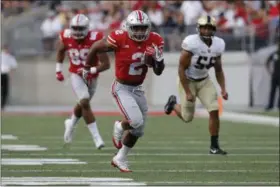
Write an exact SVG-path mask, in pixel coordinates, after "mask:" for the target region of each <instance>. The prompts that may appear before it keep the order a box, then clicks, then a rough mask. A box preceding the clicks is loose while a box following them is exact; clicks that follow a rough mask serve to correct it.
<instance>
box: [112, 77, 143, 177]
mask: <svg viewBox="0 0 280 187" xmlns="http://www.w3.org/2000/svg"><path fill="white" fill-rule="evenodd" d="M112 94H113V96H114V98H115V101H116V103H117V105H118V107H119V108H120V110H121V112H122V113H123V115H124V116H125V118H126V120H124V121H122V122H120V123H115V127H114V133H113V141H114V144H115V145H116V143H115V142H117V145H119V141H121V138H122V137H123V141H122V146H121V148H120V147H117V148H120V149H119V151H118V153H117V154H116V156H115V157H114V158H113V160H112V165H114V166H116V167H118V168H119V169H120V171H122V172H130V171H131V170H129V169H128V165H127V155H128V153H129V151H130V150H131V148H132V147H133V146H134V145H135V143H136V142H137V140H138V138H139V137H140V136H142V135H143V130H142V128H143V125H144V120H145V117H144V116H143V113H142V111H141V108H140V107H139V105H138V103H137V100H136V99H135V97H134V95H133V94H134V93H133V92H131V91H129V90H128V89H127V88H126V86H123V85H122V84H119V83H117V82H115V83H114V85H113V87H112ZM140 97H142V96H140ZM126 130H127V131H126ZM125 131H126V133H125V134H124V132H125Z"/></svg>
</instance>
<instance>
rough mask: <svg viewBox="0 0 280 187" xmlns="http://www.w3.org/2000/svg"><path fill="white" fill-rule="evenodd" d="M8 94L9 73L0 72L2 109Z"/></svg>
mask: <svg viewBox="0 0 280 187" xmlns="http://www.w3.org/2000/svg"><path fill="white" fill-rule="evenodd" d="M8 94H9V74H6V73H3V74H1V109H3V108H4V107H5V105H6V103H7V99H8Z"/></svg>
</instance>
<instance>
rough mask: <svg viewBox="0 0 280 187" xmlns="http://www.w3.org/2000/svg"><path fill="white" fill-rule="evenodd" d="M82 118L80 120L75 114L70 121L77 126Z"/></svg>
mask: <svg viewBox="0 0 280 187" xmlns="http://www.w3.org/2000/svg"><path fill="white" fill-rule="evenodd" d="M79 119H80V118H78V117H77V116H76V115H75V114H72V116H71V118H70V120H71V122H72V125H76V124H77V122H78V121H79Z"/></svg>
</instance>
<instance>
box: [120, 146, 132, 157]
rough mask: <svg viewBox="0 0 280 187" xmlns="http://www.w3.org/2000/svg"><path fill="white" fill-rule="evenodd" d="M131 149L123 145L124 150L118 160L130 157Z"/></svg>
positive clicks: (122, 149) (121, 150)
mask: <svg viewBox="0 0 280 187" xmlns="http://www.w3.org/2000/svg"><path fill="white" fill-rule="evenodd" d="M130 149H131V148H130V147H127V146H125V145H122V148H121V149H120V150H119V152H118V154H117V158H119V159H124V158H126V156H127V155H128V152H129V151H130Z"/></svg>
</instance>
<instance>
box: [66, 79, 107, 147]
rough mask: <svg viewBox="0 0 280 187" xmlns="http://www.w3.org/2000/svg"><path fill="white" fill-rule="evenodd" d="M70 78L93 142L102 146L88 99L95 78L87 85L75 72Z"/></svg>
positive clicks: (92, 90)
mask: <svg viewBox="0 0 280 187" xmlns="http://www.w3.org/2000/svg"><path fill="white" fill-rule="evenodd" d="M71 79H72V86H73V90H74V91H75V93H76V95H77V97H78V99H79V104H80V106H81V108H82V116H83V118H84V120H85V122H86V124H87V127H88V129H89V131H90V133H91V136H92V138H93V140H94V142H95V146H96V147H97V148H98V149H100V148H102V147H104V142H103V140H102V138H101V136H100V134H99V130H98V127H97V124H96V119H95V116H94V114H93V112H92V110H91V106H90V99H91V97H92V95H93V93H94V91H95V88H96V84H97V80H96V79H94V80H92V82H91V83H90V84H89V85H88V86H87V85H86V84H85V82H84V80H83V79H82V78H81V77H80V76H79V75H77V74H72V75H71Z"/></svg>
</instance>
